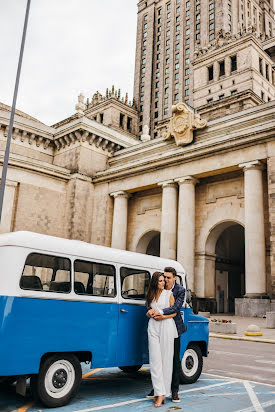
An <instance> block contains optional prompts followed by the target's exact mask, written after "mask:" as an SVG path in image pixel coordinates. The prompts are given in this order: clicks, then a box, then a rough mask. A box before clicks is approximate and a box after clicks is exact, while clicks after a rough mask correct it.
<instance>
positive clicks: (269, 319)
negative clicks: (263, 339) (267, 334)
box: [266, 312, 275, 329]
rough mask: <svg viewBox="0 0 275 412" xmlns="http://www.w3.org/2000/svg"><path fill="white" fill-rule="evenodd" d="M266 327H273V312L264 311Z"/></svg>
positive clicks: (274, 316) (274, 326)
mask: <svg viewBox="0 0 275 412" xmlns="http://www.w3.org/2000/svg"><path fill="white" fill-rule="evenodd" d="M266 327H267V328H269V329H275V312H266Z"/></svg>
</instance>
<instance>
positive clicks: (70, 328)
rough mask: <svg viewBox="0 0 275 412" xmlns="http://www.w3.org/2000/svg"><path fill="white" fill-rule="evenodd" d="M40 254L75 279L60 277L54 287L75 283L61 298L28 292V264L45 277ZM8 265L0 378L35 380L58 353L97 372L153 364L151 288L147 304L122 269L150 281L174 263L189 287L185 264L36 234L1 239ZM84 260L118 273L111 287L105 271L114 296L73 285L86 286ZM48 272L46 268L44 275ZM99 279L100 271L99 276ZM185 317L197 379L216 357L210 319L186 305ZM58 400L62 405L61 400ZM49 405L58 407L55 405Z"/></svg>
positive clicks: (4, 267) (0, 310) (2, 293)
mask: <svg viewBox="0 0 275 412" xmlns="http://www.w3.org/2000/svg"><path fill="white" fill-rule="evenodd" d="M32 255H39V256H40V257H41V259H45V257H47V258H49V257H50V258H51V259H52V258H53V259H55V260H56V261H58V260H62V259H63V260H66V262H67V263H66V264H67V269H68V270H67V272H68V273H70V276H71V277H70V282H56V278H54V279H53V280H54V281H53V282H51V283H54V284H57V283H60V284H65V283H70V288H69V290H68V291H66V292H65V291H64V292H63V293H60V291H59V292H58V291H56V289H55V290H49V288H48V286H47V287H45V288H44V287H43V288H42V287H41V289H39V290H37V289H31V288H27V289H26V288H25V289H24V288H23V287H22V283H21V280H20V279H22V277H23V275H24V270H25V267H27V270H28V276H26V278H37V276H29V273H31V272H30V271H31V270H34V273H37V272H35V271H36V270H37V268H36V267H32V266H31V265H30V263H28V264H27V263H26V262H27V261H28V259H29V256H32ZM0 261H1V269H0V381H1V378H3V377H11V376H12V377H17V378H18V377H21V378H22V377H24V378H25V379H27V377H29V376H35V375H37V374H40V373H41V369H42V365H44V363H45V362H46V359H48V357H49V356H51V355H55V354H64V353H65V354H71V355H72V356H75V358H77V359H78V362H83V361H88V362H91V368H98V367H100V368H104V367H115V366H118V367H121V368H122V369H123V367H137V369H138V367H140V366H141V365H143V364H148V363H149V355H148V338H147V325H148V318H147V317H146V311H147V309H146V305H145V300H144V296H145V286H144V292H142V293H143V295H142V296H143V298H142V299H141V298H140V295H134V294H132V293H136V292H138V291H137V290H136V289H135V288H138V286H136V285H132V284H131V282H130V281H129V282H128V283H129V285H128V287H127V288H126V289H127V290H126V291H125V290H124V291H123V282H124V280H123V279H125V277H124V278H123V276H125V274H123V273H124V272H125V271H124V272H123V273H122V269H123V270H124V269H125V268H126V269H127V268H129V273H134V272H138V273H142V279H143V278H144V279H145V277H146V276H147V282H149V280H150V276H151V275H152V274H153V272H155V271H161V270H162V271H163V269H164V267H165V266H174V267H175V268H176V270H177V272H178V276H179V279H180V281H181V283H182V284H183V286H186V285H185V273H184V269H183V268H182V266H181V265H180V264H179V263H178V262H175V261H171V260H168V259H162V258H157V257H154V256H146V255H140V254H137V253H133V252H126V251H121V250H115V249H111V248H106V247H101V246H96V245H90V244H87V243H84V242H79V241H72V240H66V239H58V238H53V237H50V236H45V235H39V234H35V233H30V232H17V233H10V234H7V235H0ZM76 262H82V263H83V262H84V265H86V266H87V267H88V266H89V265H90V266H91V265H95V266H97V267H99V266H100V265H101V266H100V267H107V266H108V268H109V270H110V272H109V274H110V273H114V275H113V284H111V282H109V278H108V276H109V274H108V275H107V274H106V272H105V274H104V276H105V277H106V280H105V284H106V282H107V278H108V282H109V286H108V288H107V289H106V291H107V292H106V294H101V295H100V296H97V293H98V288H95V289H97V291H96V293H95V294H94V295H92V296H91V295H88V293H87V292H86V293H81V294H79V293H78V292H77V290H76V289H75V286H73V285H76V283H78V284H79V283H81V282H76V281H75V279H76V276H77V273H79V272H81V270H80V269H78V272H77V271H74V269H75V268H76V266H74V265H75V264H77V263H76ZM91 262H96V263H91ZM47 268H48V267H46V268H44V267H42V266H41V267H38V269H39V270H40V269H41V270H44V269H45V270H47ZM110 268H111V269H110ZM63 269H64V268H61V269H60V271H61V272H62V273H63V272H65V270H63ZM39 270H38V272H39ZM127 270H128V269H127ZM145 272H146V273H145ZM119 274H120V275H119ZM80 275H83V273H80ZM84 275H85V273H84ZM99 275H101V274H100V273H99V271H97V273H95V275H94V274H93V276H99ZM145 275H146V276H145ZM54 276H55V275H54ZM89 276H90V275H89ZM126 276H128V275H127V274H126ZM109 277H110V276H109ZM27 280H29V279H27ZM39 281H40V280H39ZM74 282H75V283H74ZM144 282H145V281H144ZM147 284H148V283H147ZM144 285H145V284H144ZM82 286H83V285H82ZM104 287H105V286H104ZM47 288H48V289H47ZM86 288H87V289H88V285H87V286H86ZM104 290H105V289H104ZM130 291H132V292H130ZM125 293H126V294H125ZM181 313H182V316H183V319H184V323H185V328H186V332H185V333H184V334H183V335H182V336H181V358H182V359H185V358H184V356H185V357H186V358H188V359H189V360H188V361H186V365H187V366H186V368H187V369H186V376H187V378H189V375H188V374H190V373H193V372H192V371H193V369H194V367H197V369H198V372H196V370H195V371H194V373H195V372H196V373H195V379H194V380H193V381H195V380H196V379H197V378H198V376H199V374H200V372H201V367H202V358H201V367H200V370H199V366H198V362H196V359H199V358H200V357H201V356H207V354H208V335H209V332H208V319H206V318H203V317H201V316H198V315H194V314H193V311H192V309H191V308H190V307H189V305H188V304H187V303H186V302H185V303H184V305H183V308H182V309H181ZM190 345H191V346H190ZM192 345H193V346H192ZM194 345H195V349H194ZM190 348H191V349H190ZM196 348H199V349H198V350H197V349H196ZM192 351H193V352H192ZM194 351H195V352H196V351H197V352H198V354H197V355H196V353H195V352H194ZM194 355H195V358H194V359H195V362H193V361H191V363H190V357H191V358H192V356H194ZM66 362H68V361H66ZM182 362H183V361H182ZM188 362H189V363H188ZM194 365H195V366H194ZM196 365H197V366H196ZM192 368H193V369H192ZM59 369H60V368H59ZM137 369H136V370H137ZM123 370H124V369H123ZM37 376H38V375H37ZM191 378H192V377H191ZM191 378H190V379H191ZM53 394H54V393H53ZM54 395H55V396H57V395H56V394H54ZM70 396H71V395H70ZM68 399H69V394H68V398H66V397H64V400H62V401H61V400H60V403H59V404H58V403H56V405H61V404H65V402H67V401H68ZM54 401H56V402H57V401H58V400H56V398H55V399H54ZM45 402H48V401H47V400H46V401H45V400H44V403H45ZM62 402H63V403H62ZM46 404H47V403H46ZM48 405H53V404H51V403H50V401H49V402H48Z"/></svg>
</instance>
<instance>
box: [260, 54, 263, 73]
mask: <svg viewBox="0 0 275 412" xmlns="http://www.w3.org/2000/svg"><path fill="white" fill-rule="evenodd" d="M259 72H260V73H261V74H263V59H261V58H260V57H259Z"/></svg>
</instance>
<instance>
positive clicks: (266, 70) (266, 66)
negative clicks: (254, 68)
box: [265, 64, 269, 80]
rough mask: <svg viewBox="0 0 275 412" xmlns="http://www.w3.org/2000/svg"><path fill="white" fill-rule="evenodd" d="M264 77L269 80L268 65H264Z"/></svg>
mask: <svg viewBox="0 0 275 412" xmlns="http://www.w3.org/2000/svg"><path fill="white" fill-rule="evenodd" d="M265 77H266V79H267V80H269V66H268V64H266V65H265Z"/></svg>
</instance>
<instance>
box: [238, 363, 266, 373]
mask: <svg viewBox="0 0 275 412" xmlns="http://www.w3.org/2000/svg"><path fill="white" fill-rule="evenodd" d="M231 366H237V367H242V368H247V369H256V370H257V371H258V370H259V366H258V365H255V366H253V365H242V364H240V363H231ZM264 370H265V372H274V368H266V367H265V368H264Z"/></svg>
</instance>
